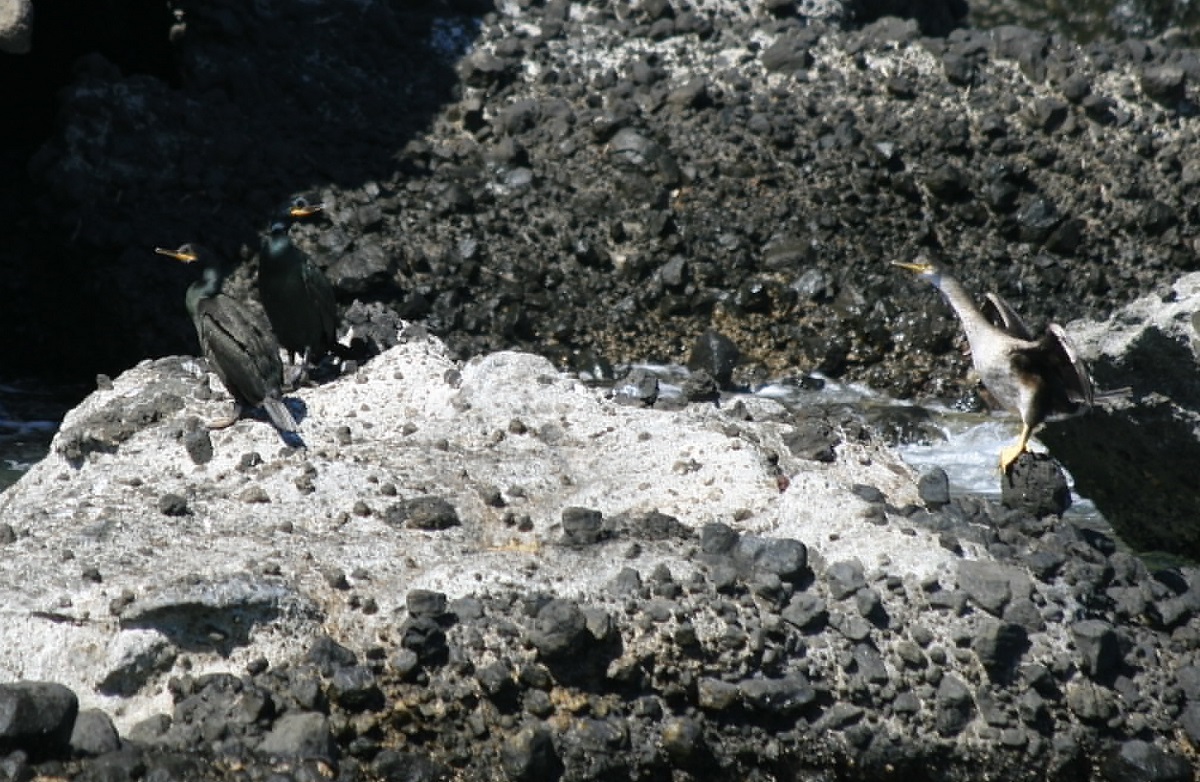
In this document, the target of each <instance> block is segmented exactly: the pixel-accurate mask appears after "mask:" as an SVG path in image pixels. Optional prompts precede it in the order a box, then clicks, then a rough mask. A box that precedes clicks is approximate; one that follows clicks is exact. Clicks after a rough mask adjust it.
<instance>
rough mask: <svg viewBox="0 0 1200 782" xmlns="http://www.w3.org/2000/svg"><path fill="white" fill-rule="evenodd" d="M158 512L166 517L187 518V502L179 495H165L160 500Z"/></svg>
mask: <svg viewBox="0 0 1200 782" xmlns="http://www.w3.org/2000/svg"><path fill="white" fill-rule="evenodd" d="M158 512H159V513H161V514H163V515H164V516H186V515H187V514H188V513H190V511H189V510H188V504H187V500H186V499H184V498H183V497H182V496H180V495H178V494H164V495H162V496H161V497H159V498H158Z"/></svg>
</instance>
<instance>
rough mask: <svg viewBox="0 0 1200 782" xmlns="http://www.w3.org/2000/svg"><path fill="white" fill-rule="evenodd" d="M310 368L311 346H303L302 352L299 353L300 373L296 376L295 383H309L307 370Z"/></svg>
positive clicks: (298, 384)
mask: <svg viewBox="0 0 1200 782" xmlns="http://www.w3.org/2000/svg"><path fill="white" fill-rule="evenodd" d="M311 369H312V347H311V346H309V347H306V348H304V352H303V353H302V354H301V355H300V374H299V375H298V376H297V378H296V385H297V386H300V385H309V384H310V379H309V370H311Z"/></svg>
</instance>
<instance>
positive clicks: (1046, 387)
mask: <svg viewBox="0 0 1200 782" xmlns="http://www.w3.org/2000/svg"><path fill="white" fill-rule="evenodd" d="M893 265H895V266H899V267H901V268H904V269H908V270H909V271H911V272H914V273H916V274H917V275H918V276H919V277H921V278H923V279H925V280H927V281H928V282H929V283H930V284H931V285H933V287H935V288H937V289H938V290H940V291H941V292H942V295H943V296H944V297H945V298H946V301H947V302H948V303H949V304H950V306H951V307H953V308H954V312H955V313H956V314H957V315H958V319H959V321H960V322H961V323H962V327H963V331H965V332H966V334H967V342H969V343H970V345H971V361H972V362H973V363H974V365H975V371H976V372H978V373H979V378H980V380H982V381H983V385H984V386H985V387H986V388H987V390H988V392H990V393H991V395H992V396H993V397H995V398H996V401H998V402H999V403H1000V404H1002V405H1004V407H1006V408H1008V409H1010V410H1014V411H1016V413H1017V414H1018V415H1020V416H1021V436H1020V437H1019V438H1018V439H1017V442H1016V443H1015V444H1013V445H1011V446H1008V447H1006V448H1004V449H1003V450H1001V451H1000V470H1001V472H1003V473H1007V471H1008V468H1009V466H1010V465H1012V463H1013V462H1015V461H1016V460H1017V457H1018V456H1020V455H1021V454H1022V453H1023V452H1025V451H1027V450H1028V449H1029V438H1030V437H1031V436H1032V435H1033V432H1034V430H1035V429H1036V428H1037V427H1038V426H1040V425H1041V423H1042V422H1043V421H1046V420H1047V419H1050V418H1055V417H1064V416H1071V415H1077V414H1079V413H1083V412H1086V411H1087V410H1088V409H1090V408H1091V407H1092V404H1093V403H1094V400H1095V394H1094V391H1093V389H1092V379H1091V376H1089V375H1088V371H1087V367H1085V366H1084V365H1083V362H1082V361H1081V360H1080V359H1079V355H1078V354H1077V353H1076V351H1075V346H1074V345H1072V344H1071V341H1070V340H1069V339H1068V338H1067V334H1066V332H1065V331H1063V329H1062V327H1061V326H1059V325H1058V324H1057V323H1051V324H1049V325H1047V326H1046V331H1045V333H1044V334H1042V335H1041V336H1040V337H1035V336H1034V335H1033V332H1032V331H1030V329H1029V327H1028V326H1027V325H1025V322H1024V321H1023V320H1021V316H1019V315H1018V314H1017V313H1016V312H1015V311H1014V310H1013V308H1012V307H1010V306H1008V304H1007V303H1006V302H1005V301H1004V299H1002V298H1000V297H999V296H997V295H996V294H995V293H989V294H988V295H987V299H986V305H985V307H984V309H980V308H979V307H977V306H976V305H975V302H974V301H973V300H972V299H971V295H970V294H969V293H967V291H966V289H964V288H963V287H962V285H960V284H959V282H958V280H956V279H954V278H953V277H951V276H950V275H949V274H946V272H945V270H944V269H942V267H941V266H940V265H939V264H937V263H935V262H933V261H930V260H928V259H925V258H920V259H918V260H917V261H916V262H915V263H902V262H899V261H895V262H893Z"/></svg>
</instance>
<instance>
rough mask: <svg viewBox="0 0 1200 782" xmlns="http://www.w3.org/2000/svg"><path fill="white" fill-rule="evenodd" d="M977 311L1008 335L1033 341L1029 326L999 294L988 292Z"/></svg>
mask: <svg viewBox="0 0 1200 782" xmlns="http://www.w3.org/2000/svg"><path fill="white" fill-rule="evenodd" d="M979 311H980V312H982V313H983V316H984V317H985V318H987V319H988V322H989V323H991V324H992V325H993V326H995V327H996V328H998V329H1000V330H1001V331H1003V332H1004V333H1005V334H1007V335H1009V336H1010V337H1016V338H1017V339H1023V340H1025V341H1026V342H1033V340H1034V336H1033V332H1032V331H1030V329H1029V326H1028V325H1026V323H1025V321H1024V320H1022V319H1021V316H1020V315H1018V314H1017V311H1016V310H1014V309H1013V308H1012V307H1010V306H1008V302H1006V301H1005V300H1004V299H1002V298H1000V295H999V294H996V293H989V294H988V295H987V296H986V297H985V298H984V300H983V305H982V306H980V308H979Z"/></svg>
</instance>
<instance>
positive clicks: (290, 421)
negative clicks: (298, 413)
mask: <svg viewBox="0 0 1200 782" xmlns="http://www.w3.org/2000/svg"><path fill="white" fill-rule="evenodd" d="M263 409H264V410H266V411H267V417H268V418H270V419H271V423H273V424H275V427H276V428H277V429H279V431H281V432H288V433H294V432H298V431H300V425H299V424H297V423H296V419H295V418H294V417H293V416H292V411H291V410H288V408H287V405H285V404H284V403H283V400H282V399H276V398H274V397H271V398H268V399H264V400H263Z"/></svg>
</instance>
